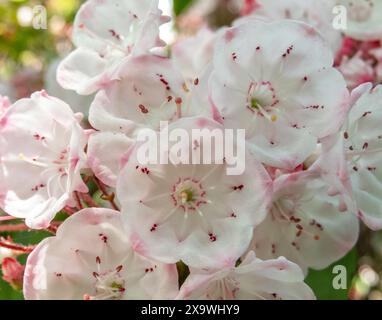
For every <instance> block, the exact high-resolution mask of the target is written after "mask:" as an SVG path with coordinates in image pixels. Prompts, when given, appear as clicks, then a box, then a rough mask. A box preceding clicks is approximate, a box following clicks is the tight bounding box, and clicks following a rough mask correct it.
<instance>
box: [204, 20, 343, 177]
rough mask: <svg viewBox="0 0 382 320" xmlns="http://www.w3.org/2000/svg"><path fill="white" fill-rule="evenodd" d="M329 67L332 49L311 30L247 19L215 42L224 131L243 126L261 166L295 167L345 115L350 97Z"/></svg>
mask: <svg viewBox="0 0 382 320" xmlns="http://www.w3.org/2000/svg"><path fill="white" fill-rule="evenodd" d="M332 65H333V55H332V53H331V50H330V48H329V47H328V45H327V44H326V42H325V41H324V40H323V39H322V38H321V36H320V35H319V34H318V33H317V32H316V30H315V29H313V28H312V27H310V26H308V25H306V24H304V23H300V22H295V21H288V20H285V21H282V22H273V23H264V22H260V21H255V20H248V21H247V22H245V23H242V24H240V25H239V26H237V27H234V28H231V29H228V30H225V31H224V32H223V33H222V34H221V36H220V38H219V39H218V41H217V46H216V48H215V57H214V71H213V74H212V76H211V78H210V83H209V84H210V94H211V99H212V102H213V104H214V105H213V110H214V111H216V112H215V114H216V113H220V118H221V119H222V121H223V123H224V125H225V127H227V128H243V129H246V134H247V142H248V144H249V146H250V148H251V149H252V151H253V152H254V153H255V154H256V156H257V157H258V158H259V159H260V160H261V161H262V162H264V163H265V164H267V165H270V166H273V167H278V168H284V169H289V170H293V169H294V168H296V167H297V166H298V165H300V164H301V163H302V162H303V161H304V160H305V159H306V158H307V157H308V156H309V155H310V154H311V153H312V152H313V151H314V150H315V148H316V145H317V141H318V140H317V139H320V138H323V137H325V136H327V135H330V134H333V133H335V132H337V131H338V130H339V128H340V127H341V125H342V124H343V121H344V118H345V116H346V112H347V109H348V100H349V92H348V91H347V89H346V83H345V81H344V79H343V77H342V75H341V74H340V73H339V72H338V71H337V70H335V69H334V68H333V67H332Z"/></svg>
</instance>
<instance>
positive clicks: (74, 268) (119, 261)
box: [24, 208, 178, 300]
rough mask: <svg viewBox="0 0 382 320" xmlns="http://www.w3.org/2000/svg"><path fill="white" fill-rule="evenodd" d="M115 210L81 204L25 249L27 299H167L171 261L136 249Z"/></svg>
mask: <svg viewBox="0 0 382 320" xmlns="http://www.w3.org/2000/svg"><path fill="white" fill-rule="evenodd" d="M121 222H122V221H121V216H120V213H119V212H117V211H113V210H110V209H95V208H92V209H84V210H82V211H80V212H78V213H77V214H75V215H73V216H71V217H70V218H69V219H68V220H66V221H65V223H64V224H63V225H62V226H61V227H60V228H59V229H58V232H57V235H56V236H55V237H51V238H47V239H45V240H43V241H42V242H41V243H40V244H39V245H38V246H37V248H36V249H35V250H34V251H33V252H32V253H31V254H30V255H29V257H28V261H27V265H26V269H25V275H24V295H25V298H26V299H28V300H37V299H38V300H47V299H48V300H52V299H60V300H69V299H74V300H79V299H95V300H106V299H115V300H116V299H121V300H131V299H171V298H174V297H175V295H176V294H177V291H178V279H177V270H176V266H175V265H165V264H161V263H157V262H153V261H149V260H147V259H145V258H143V257H141V256H140V255H139V254H137V253H136V252H135V251H134V249H133V248H132V247H131V245H130V243H129V242H128V240H127V238H126V235H125V231H124V229H123V228H122V223H121Z"/></svg>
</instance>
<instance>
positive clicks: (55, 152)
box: [0, 91, 87, 229]
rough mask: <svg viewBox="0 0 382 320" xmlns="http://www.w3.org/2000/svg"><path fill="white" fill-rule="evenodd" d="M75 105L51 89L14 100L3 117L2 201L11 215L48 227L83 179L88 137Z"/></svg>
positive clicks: (0, 140) (81, 187)
mask: <svg viewBox="0 0 382 320" xmlns="http://www.w3.org/2000/svg"><path fill="white" fill-rule="evenodd" d="M78 121H79V119H78V117H77V116H76V115H75V114H74V113H73V112H72V110H71V109H70V107H69V106H68V105H67V104H65V103H64V102H62V101H61V100H59V99H56V98H54V97H50V96H48V95H47V94H46V92H44V91H42V92H37V93H34V94H33V95H32V96H31V98H29V99H22V100H19V101H18V102H16V103H15V104H13V105H12V106H11V107H10V108H9V109H8V110H7V112H6V113H5V114H4V115H3V117H2V118H1V121H0V150H1V157H0V205H1V207H2V208H3V209H4V211H5V212H7V213H8V214H9V215H12V216H15V217H18V218H26V223H27V225H28V226H30V227H32V228H37V229H38V228H45V227H47V226H48V225H49V223H50V221H51V220H52V219H53V218H54V216H55V215H56V213H57V212H58V211H60V210H61V209H62V208H63V207H64V206H65V205H66V204H67V203H68V201H70V199H71V195H72V192H73V191H87V187H86V185H85V184H84V183H83V182H82V179H81V175H80V173H81V169H83V168H84V167H85V161H86V159H85V153H84V148H85V146H86V143H87V136H86V134H85V132H84V131H83V129H82V128H81V127H80V125H79V123H78Z"/></svg>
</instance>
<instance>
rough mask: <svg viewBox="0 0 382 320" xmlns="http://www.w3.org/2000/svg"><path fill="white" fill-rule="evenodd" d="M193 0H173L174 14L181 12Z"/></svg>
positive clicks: (177, 14)
mask: <svg viewBox="0 0 382 320" xmlns="http://www.w3.org/2000/svg"><path fill="white" fill-rule="evenodd" d="M193 1H194V0H174V12H175V15H176V16H179V15H180V14H181V13H183V12H184V11H185V10H186V9H187V8H188V7H189V6H190V5H191V4H192V2H193Z"/></svg>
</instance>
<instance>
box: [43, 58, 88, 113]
mask: <svg viewBox="0 0 382 320" xmlns="http://www.w3.org/2000/svg"><path fill="white" fill-rule="evenodd" d="M61 61H62V60H61V59H57V60H54V61H53V62H52V63H51V64H50V65H49V66H48V68H47V71H46V73H45V75H44V88H45V90H46V91H47V92H49V94H50V95H52V96H54V97H57V98H59V99H61V100H63V101H65V102H66V103H67V104H69V105H70V107H71V108H72V110H73V111H74V112H81V113H83V114H84V116H85V117H88V115H89V108H90V105H91V103H92V102H93V100H94V95H88V96H83V95H79V94H77V93H76V92H75V91H72V90H66V89H64V88H62V87H61V86H60V85H59V84H58V82H57V68H58V66H59V64H60V63H61Z"/></svg>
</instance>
